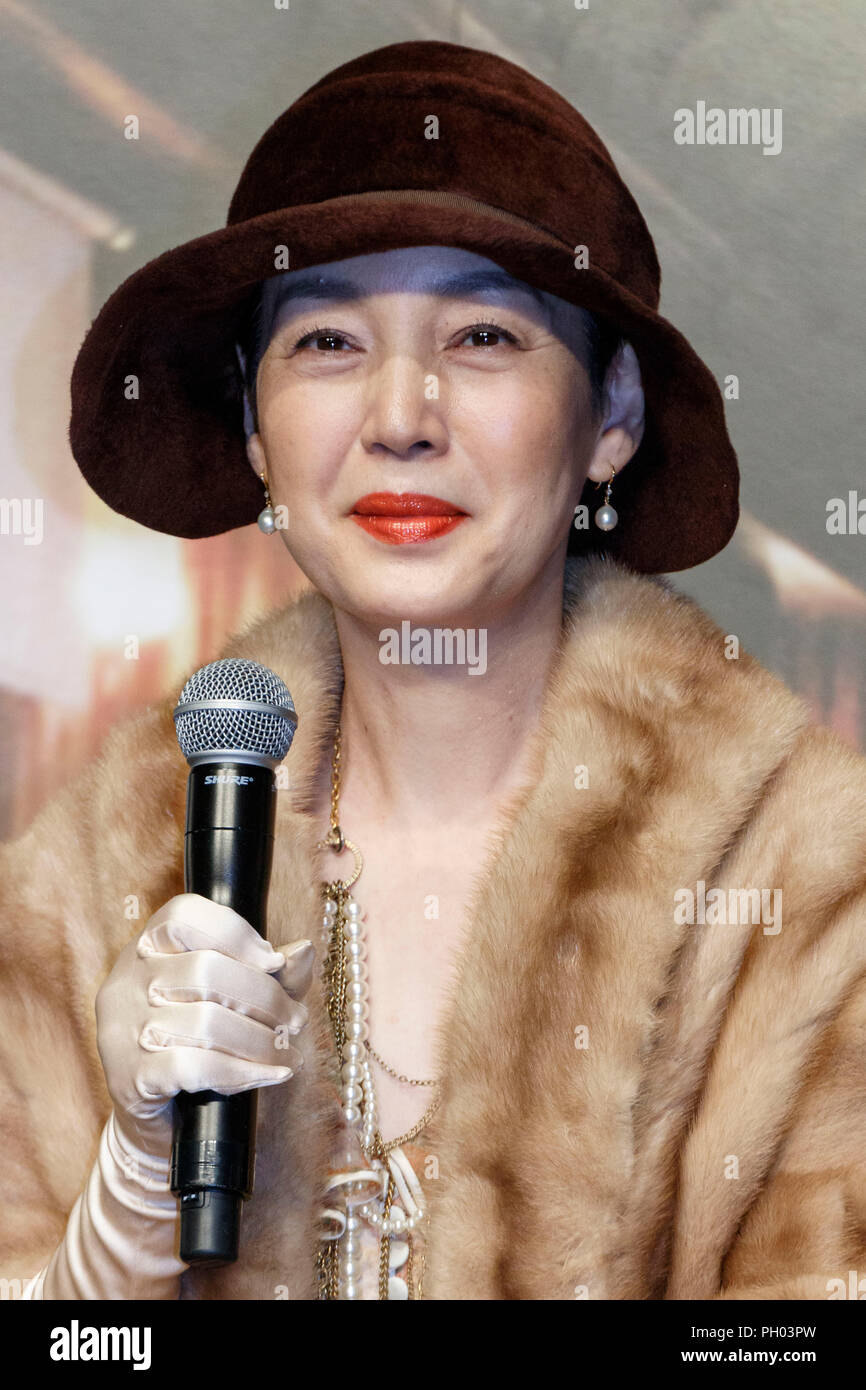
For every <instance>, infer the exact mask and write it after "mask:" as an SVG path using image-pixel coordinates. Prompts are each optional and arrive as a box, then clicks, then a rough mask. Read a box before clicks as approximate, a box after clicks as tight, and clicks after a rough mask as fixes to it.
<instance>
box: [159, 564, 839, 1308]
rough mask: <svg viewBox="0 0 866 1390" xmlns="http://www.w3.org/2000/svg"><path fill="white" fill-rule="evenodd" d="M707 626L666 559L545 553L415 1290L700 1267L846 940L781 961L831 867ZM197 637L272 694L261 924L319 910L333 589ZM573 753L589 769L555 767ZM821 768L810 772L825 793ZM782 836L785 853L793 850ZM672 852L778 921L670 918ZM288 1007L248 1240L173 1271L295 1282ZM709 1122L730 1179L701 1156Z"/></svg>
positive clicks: (308, 1209)
mask: <svg viewBox="0 0 866 1390" xmlns="http://www.w3.org/2000/svg"><path fill="white" fill-rule="evenodd" d="M724 637H725V634H724V633H723V632H722V630H721V629H720V628H719V627H717V626H716V624H715V623H714V622H713V621H712V620H711V619H710V618H709V617H708V616H707V615H706V614H705V613H704V612H703V611H702V610H701V609H700V608H699V607H697V605H695V604H694V603H693V602H692V601H691V600H690V599H688V598H686V597H685V596H683V595H681V594H679V593H677V592H676V590H674V589H673V587H672V586H671V585H670V584H668V583H666V582H665V581H662V580H658V579H647V578H645V577H642V576H639V575H636V574H634V573H632V572H630V571H628V570H626V569H624V568H623V567H621V566H619V565H617V564H615V563H613V562H611V561H609V560H605V559H599V558H596V559H590V560H572V561H569V564H568V570H567V587H566V602H565V617H564V625H563V637H562V643H561V648H560V652H559V654H558V660H557V663H556V666H555V669H554V672H553V675H552V678H551V681H550V684H549V689H548V693H547V697H546V701H545V704H544V708H543V712H542V717H541V720H540V724H539V728H538V730H537V732H536V735H535V743H534V749H533V758H534V767H535V777H534V782H533V786H532V790H531V791H530V792H529V793H528V794H526V795H525V796H521V797H520V798H518V799H517V800H516V801H515V803H514V804H513V805H511V806H510V807H509V808H508V811H507V814H506V816H505V818H504V821H503V826H502V829H501V831H500V832H499V833H498V834H497V836H496V837H495V842H494V843H491V846H490V855H489V859H488V863H487V865H486V867H485V869H484V871H483V873H482V874H481V876H480V877H479V879H478V881H477V883H476V887H475V891H474V894H473V898H472V904H471V911H470V913H469V925H468V928H467V931H466V935H465V939H464V943H463V946H462V950H461V954H460V960H459V970H458V973H457V977H456V982H455V987H454V992H453V996H452V998H451V999H450V1001H449V1006H448V1008H447V1009H446V1011H445V1014H444V1015H443V1018H442V1020H441V1022H440V1025H439V1027H438V1029H437V1057H438V1062H439V1073H438V1074H440V1075H442V1076H444V1077H445V1078H446V1083H445V1086H444V1091H443V1103H442V1108H441V1110H440V1112H439V1114H438V1115H437V1116H436V1118H435V1120H434V1122H433V1125H432V1126H431V1130H430V1141H429V1142H430V1147H431V1148H432V1149H433V1150H434V1152H435V1153H436V1155H437V1158H438V1162H439V1174H440V1176H439V1177H438V1179H435V1180H430V1181H427V1182H426V1183H425V1188H426V1190H427V1192H428V1194H429V1199H430V1216H431V1228H430V1230H431V1234H430V1243H429V1261H428V1273H427V1283H426V1285H425V1296H427V1297H432V1298H438V1299H442V1298H461V1299H463V1298H469V1299H478V1298H484V1299H502V1298H506V1299H508V1298H518V1299H521V1298H530V1299H539V1298H571V1297H575V1296H582V1293H585V1296H588V1297H590V1298H628V1297H638V1298H646V1297H662V1296H665V1295H666V1296H668V1297H679V1296H687V1297H693V1298H694V1297H704V1296H707V1295H709V1294H712V1293H714V1292H715V1291H716V1290H717V1288H718V1284H719V1277H720V1271H721V1267H722V1262H723V1259H724V1256H725V1252H726V1250H727V1249H728V1248H729V1246H730V1242H731V1240H732V1239H733V1236H734V1233H735V1231H736V1228H737V1224H738V1222H739V1221H740V1219H741V1217H742V1215H743V1212H744V1211H745V1210H746V1208H747V1206H748V1203H749V1201H750V1200H751V1198H752V1197H753V1196H754V1194H755V1192H756V1190H757V1187H758V1185H759V1184H760V1182H761V1181H762V1180H763V1178H764V1177H765V1175H766V1172H767V1168H768V1165H769V1163H770V1162H771V1159H772V1155H773V1153H774V1150H775V1148H776V1147H777V1145H778V1143H779V1140H780V1136H781V1135H782V1134H784V1132H785V1126H786V1124H787V1123H788V1120H789V1118H790V1113H791V1110H792V1107H793V1105H794V1102H795V1097H796V1090H797V1084H796V1083H797V1079H798V1078H799V1076H800V1074H801V1072H802V1070H803V1067H804V1066H805V1065H806V1062H807V1060H808V1057H809V1054H810V1049H812V1048H813V1045H814V1041H815V1038H816V1036H817V1034H816V1029H819V1028H820V1026H821V1025H822V1023H825V1022H826V1020H827V1018H828V1017H829V1016H830V1015H831V1014H832V1011H833V1009H834V1008H835V1007H838V1003H839V999H840V998H841V996H842V994H843V992H844V990H845V988H846V987H847V986H848V985H849V984H850V981H851V979H853V978H854V977H855V974H856V972H857V971H858V970H860V971H862V970H863V968H864V967H866V945H864V943H863V942H862V941H861V940H858V939H857V938H856V937H855V934H854V930H853V927H851V928H849V935H850V939H848V938H845V939H844V941H841V942H840V941H839V940H836V941H835V942H834V943H832V944H828V945H827V946H826V948H824V946H823V943H822V946H821V949H826V951H827V953H828V954H827V956H826V969H824V970H823V973H822V971H821V969H820V968H819V971H818V973H819V977H820V980H819V983H818V984H817V985H814V981H813V982H812V984H813V985H814V990H813V989H812V987H811V986H810V985H807V982H805V981H804V980H802V979H800V978H799V977H798V976H797V975H796V971H795V961H796V957H797V951H798V950H802V948H803V944H804V939H808V938H809V937H810V936H811V935H812V933H818V932H819V927H820V924H818V925H816V920H817V919H815V918H814V916H813V917H812V918H810V917H809V907H810V904H812V903H813V902H814V897H815V894H816V893H817V895H818V897H819V898H820V896H821V893H822V892H823V894H824V898H825V900H826V898H827V895H828V888H829V885H828V883H827V882H826V881H825V880H823V879H822V877H821V873H822V871H821V869H820V865H819V863H818V861H817V860H816V851H815V850H814V849H813V847H812V844H811V843H810V844H809V845H808V847H805V846H804V845H803V840H804V837H805V838H808V837H809V836H811V837H812V840H814V834H815V827H814V823H813V821H811V820H803V819H802V818H801V816H800V812H799V808H798V803H797V799H796V797H797V793H798V789H799V788H801V785H802V780H803V778H804V777H808V778H814V776H815V772H816V767H817V766H818V765H819V763H820V761H821V759H820V758H818V757H817V755H815V754H814V753H813V752H812V749H813V742H812V737H811V734H810V735H809V736H808V737H806V727H807V725H808V712H807V710H806V708H805V706H804V705H803V703H802V702H801V701H800V700H799V699H797V698H796V697H795V696H794V695H793V694H792V693H791V692H790V691H789V690H788V689H787V688H786V687H785V686H784V685H783V684H782V682H781V681H779V680H777V679H776V678H775V677H774V676H773V675H771V674H770V673H769V672H768V671H766V670H764V669H763V668H762V667H761V666H760V665H759V664H758V663H757V662H755V661H754V660H753V659H752V658H751V657H750V656H748V655H745V654H743V655H741V656H740V657H739V659H737V660H727V659H726V657H725V646H724ZM223 655H243V656H251V657H253V658H254V659H256V660H258V661H261V662H263V663H264V664H266V665H268V666H270V667H271V668H272V669H273V670H275V671H277V673H278V674H279V675H281V676H282V677H283V678H284V680H285V681H286V683H287V685H288V687H289V689H290V690H291V692H292V695H293V697H294V700H295V703H296V706H297V708H298V712H299V728H298V733H297V735H296V739H295V743H294V746H293V748H292V751H291V753H290V755H289V759H288V761H287V766H288V768H289V770H290V779H291V788H290V791H289V793H288V794H285V795H283V796H281V798H280V810H279V812H278V827H277V850H276V853H275V864H274V875H273V882H272V890H271V899H270V904H271V905H270V912H269V915H270V921H271V929H270V937H271V940H272V941H274V942H277V940H279V941H283V940H288V939H291V938H292V937H293V936H297V935H300V934H307V935H311V936H315V934H316V931H317V922H318V913H319V908H318V900H317V883H318V880H319V878H321V877H322V876H323V867H324V866H323V863H322V860H321V856H320V854H319V852H317V851H316V850H315V841H316V839H317V838H318V837H319V836H320V835H321V834H322V832H323V827H322V826H321V825H319V824H318V823H316V822H315V821H314V820H313V818H312V816H311V815H310V814H309V809H308V808H309V800H310V793H311V790H312V787H313V785H314V782H315V779H316V777H317V774H318V772H319V769H320V766H321V760H322V759H326V758H328V757H329V756H330V752H331V741H332V737H333V731H334V727H335V722H336V719H337V716H338V710H339V701H340V695H341V685H342V668H341V662H340V655H339V647H338V643H337V639H336V630H335V627H334V622H333V613H332V611H331V609H330V605H329V604H328V603H327V601H326V600H325V599H324V598H323V597H322V596H321V595H319V594H317V593H315V592H308V593H305V594H304V595H303V596H302V597H301V598H300V599H298V600H297V601H296V602H295V603H293V604H292V605H290V606H289V607H288V608H286V609H285V610H283V611H281V612H279V613H276V614H272V615H269V616H268V617H267V618H266V619H264V620H262V621H260V622H259V623H257V624H256V625H255V626H254V627H253V628H251V629H250V630H249V631H248V632H247V633H245V634H243V635H242V636H240V637H238V638H236V639H234V640H233V641H232V642H231V643H230V644H228V646H227V647H226V648H225V650H224V652H223ZM825 733H826V731H816V734H815V737H816V738H817V740H818V745H819V751H820V754H821V757H822V758H823V759H824V761H825V762H826V759H827V758H828V757H829V758H830V759H831V762H833V766H834V768H835V772H834V774H833V776H838V774H839V770H840V768H841V769H843V770H844V771H845V772H846V773H849V774H850V778H851V795H852V796H853V797H854V798H855V799H856V800H857V804H858V806H859V805H861V804H862V805H863V807H864V810H866V789H864V779H863V772H862V760H860V759H858V758H856V756H855V755H853V754H850V755H847V754H845V753H844V752H843V750H842V747H841V745H839V744H838V742H836V741H832V736H830V735H826V739H825V737H824V735H825ZM846 757H847V758H848V761H847V762H846ZM581 767H585V768H586V769H587V772H588V786H585V787H582V788H580V789H578V787H576V785H575V777H576V770H577V769H579V768H581ZM833 776H831V777H830V778H829V779H828V782H827V785H826V787H824V786H823V785H822V787H821V789H820V791H821V794H822V795H823V794H825V793H826V796H827V798H828V799H829V797H830V794H831V793H830V783H831V782H832V780H833ZM798 847H799V848H805V861H806V862H805V863H804V864H803V865H802V866H801V865H800V864H798V863H797V862H794V861H793V860H792V859H791V857H790V856H791V853H792V851H794V850H796V849H797V848H798ZM863 859H864V852H863V832H862V831H860V832H859V835H852V837H851V839H850V842H849V843H848V844H847V845H845V846H841V847H840V846H839V845H838V844H837V843H835V844H834V869H833V872H834V874H835V875H836V878H835V880H834V883H838V884H843V885H844V884H845V883H848V884H849V885H853V884H854V883H855V882H857V881H858V880H857V873H858V872H860V873H862V869H863ZM810 875H811V876H810ZM816 879H817V882H816ZM698 880H704V881H705V882H706V884H707V886H708V887H709V886H710V884H720V885H731V886H733V887H748V886H757V887H759V888H763V887H767V888H773V887H778V886H780V885H781V884H784V887H785V892H786V895H787V896H788V898H789V900H790V903H791V907H790V911H791V916H790V918H789V919H788V920H787V921H786V923H785V927H784V929H783V931H782V933H781V934H780V935H779V936H769V935H764V934H763V933H762V931H761V928H760V927H757V928H755V927H753V926H746V927H742V926H740V927H737V926H729V927H727V928H722V927H717V928H715V929H712V930H711V929H710V928H708V927H703V928H702V927H700V926H689V925H676V924H675V921H674V894H675V893H676V891H677V890H678V889H681V888H688V887H691V888H692V889H694V888H695V886H696V884H697V882H698ZM798 893H800V895H801V896H800V897H799V898H798V896H797V894H798ZM860 936H862V932H861V933H860ZM842 946H844V948H845V950H846V951H847V955H845V956H843V959H842V961H841V963H840V960H839V955H838V953H839V950H840V948H841V947H842ZM816 951H817V954H816V961H818V963H819V967H820V960H821V957H820V950H819V949H818V948H817V947H816ZM815 990H817V995H818V1000H817V1002H816V998H815V997H814V992H815ZM311 1010H312V1016H313V1017H312V1023H311V1030H310V1032H311V1044H310V1049H309V1052H308V1057H307V1064H306V1065H305V1068H304V1070H303V1072H302V1073H301V1074H300V1076H299V1077H297V1078H293V1079H292V1082H291V1083H290V1087H291V1088H292V1095H291V1097H290V1099H289V1100H288V1101H286V1099H285V1094H286V1091H285V1089H284V1088H269V1089H268V1091H267V1092H263V1093H262V1096H261V1109H260V1115H261V1116H262V1117H263V1118H265V1119H266V1120H267V1124H266V1126H264V1127H261V1126H260V1129H263V1131H264V1130H266V1131H267V1136H268V1137H267V1138H263V1139H262V1140H261V1141H260V1146H259V1147H260V1154H259V1168H258V1177H257V1196H256V1197H255V1198H254V1199H253V1201H252V1202H251V1203H249V1204H248V1206H247V1214H246V1215H245V1221H246V1222H247V1230H246V1235H245V1242H246V1250H247V1253H246V1256H245V1260H246V1264H245V1267H244V1269H243V1270H241V1269H240V1268H238V1269H237V1270H235V1271H229V1272H226V1273H223V1272H215V1273H214V1272H211V1273H210V1274H208V1275H205V1274H201V1273H199V1274H190V1275H189V1276H188V1280H189V1285H188V1287H189V1289H190V1290H191V1291H192V1290H195V1289H196V1288H198V1289H200V1290H201V1289H207V1290H209V1292H208V1294H207V1296H211V1297H219V1296H229V1297H231V1296H234V1297H272V1296H273V1294H272V1293H271V1292H270V1286H271V1285H272V1284H274V1283H275V1282H276V1283H280V1284H282V1285H285V1287H286V1288H287V1290H288V1296H289V1297H311V1296H312V1293H311V1285H310V1282H309V1272H310V1264H309V1252H310V1250H311V1249H312V1248H313V1243H314V1226H313V1216H312V1212H313V1209H314V1207H315V1189H316V1184H317V1182H318V1181H319V1177H320V1175H321V1172H322V1162H323V1158H324V1157H325V1156H326V1153H327V1147H328V1143H329V1142H330V1141H329V1138H328V1134H329V1125H330V1123H331V1119H330V1118H329V1117H331V1116H332V1109H331V1102H330V1098H329V1093H328V1092H327V1087H326V1085H325V1083H324V1073H325V1067H326V1065H327V1060H328V1058H329V1056H330V1039H329V1035H328V1030H327V1026H326V1021H325V1019H324V1013H323V1011H322V1010H321V1000H320V996H319V994H318V987H317V986H316V987H314V990H313V993H312V995H311ZM317 1011H318V1012H317ZM576 1030H585V1032H584V1033H583V1034H580V1035H578V1034H577V1031H576ZM576 1036H582V1037H585V1038H586V1039H587V1043H588V1045H587V1046H585V1047H583V1048H578V1047H577V1046H576V1045H575V1040H576ZM756 1057H757V1058H758V1059H763V1060H761V1061H759V1063H758V1065H759V1067H761V1066H762V1067H763V1071H760V1070H759V1072H758V1074H757V1076H756V1077H755V1078H754V1086H753V1085H752V1077H751V1075H750V1073H749V1071H748V1067H749V1064H750V1061H752V1060H754V1058H756ZM768 1068H769V1070H770V1073H772V1074H768ZM774 1069H775V1070H774ZM741 1102H742V1103H741ZM732 1152H733V1153H735V1154H737V1155H738V1158H739V1161H740V1163H741V1165H742V1167H743V1177H742V1180H741V1181H739V1182H729V1181H725V1180H724V1162H725V1156H726V1155H729V1154H730V1153H732ZM263 1194H266V1195H263ZM292 1212H294V1213H295V1216H294V1218H293V1217H292ZM274 1271H277V1272H280V1274H281V1277H280V1278H279V1279H277V1278H276V1275H275V1274H274ZM202 1279H204V1280H205V1282H204V1283H202V1282H201V1281H202ZM220 1290H221V1291H222V1293H221V1292H220ZM240 1290H243V1291H240ZM256 1290H258V1291H256ZM683 1290H685V1292H683ZM186 1296H193V1297H194V1296H201V1294H198V1295H197V1294H196V1293H195V1292H189V1293H187V1295H186Z"/></svg>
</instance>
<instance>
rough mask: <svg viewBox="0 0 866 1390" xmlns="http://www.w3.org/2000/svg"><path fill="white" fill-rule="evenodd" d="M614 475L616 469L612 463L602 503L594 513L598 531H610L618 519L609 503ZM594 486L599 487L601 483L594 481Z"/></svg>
mask: <svg viewBox="0 0 866 1390" xmlns="http://www.w3.org/2000/svg"><path fill="white" fill-rule="evenodd" d="M615 476H616V469H615V468H614V466H613V464H611V465H610V481H609V482H608V484H607V487H606V488H605V490H604V504H603V505H602V506H601V507H599V509H598V511H597V512H596V514H595V524H596V526H597V527H598V528H599V530H600V531H612V530H613V528H614V526H616V523H617V522H618V521H619V517H618V516H617V513H616V512H615V511H614V509H613V507H612V506H611V505H610V490H611V488H612V487H613V480H614V478H615ZM596 487H597V488H599V487H601V483H596Z"/></svg>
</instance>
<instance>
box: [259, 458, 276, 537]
mask: <svg viewBox="0 0 866 1390" xmlns="http://www.w3.org/2000/svg"><path fill="white" fill-rule="evenodd" d="M259 476H260V477H261V480H262V482H263V483H264V485H265V505H264V507H263V508H262V510H261V511H260V512H259V515H258V526H259V530H260V531H263V532H264V534H265V535H266V536H272V535H273V533H274V531H275V529H276V525H277V518H276V514H275V512H274V508H273V505H272V503H271V494H270V493H269V492H268V475H267V473H264V472H263V473H261V474H260V475H259Z"/></svg>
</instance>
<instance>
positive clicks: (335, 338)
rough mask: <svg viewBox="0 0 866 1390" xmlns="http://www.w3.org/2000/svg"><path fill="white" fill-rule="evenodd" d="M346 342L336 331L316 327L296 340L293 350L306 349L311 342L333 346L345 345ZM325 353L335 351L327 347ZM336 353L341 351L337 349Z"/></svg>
mask: <svg viewBox="0 0 866 1390" xmlns="http://www.w3.org/2000/svg"><path fill="white" fill-rule="evenodd" d="M346 341H347V339H346V338H344V337H343V335H342V333H338V332H337V331H336V329H334V328H322V327H319V326H318V325H316V327H315V328H311V329H310V330H309V332H308V333H305V334H304V335H303V337H302V338H299V339H298V341H297V342H296V343H295V350H296V351H297V350H298V349H299V348H302V347H306V345H307V343H311V342H317V343H329V344H333V343H345V342H346ZM326 351H327V352H332V351H335V349H334V348H333V347H329V348H327V349H326ZM336 351H338V352H339V351H341V349H339V348H337V349H336Z"/></svg>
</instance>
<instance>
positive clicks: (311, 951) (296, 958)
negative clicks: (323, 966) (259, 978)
mask: <svg viewBox="0 0 866 1390" xmlns="http://www.w3.org/2000/svg"><path fill="white" fill-rule="evenodd" d="M277 953H278V954H279V955H281V956H284V957H285V960H286V963H285V965H284V966H283V967H282V969H281V970H279V971H278V972H277V974H276V975H275V976H274V979H275V980H277V981H279V983H280V985H282V987H283V989H284V990H286V991H287V993H289V994H291V995H292V997H293V998H294V999H303V997H304V995H305V994H306V992H307V990H308V989H309V988H310V983H311V981H312V978H313V967H314V966H315V964H316V950H315V947H314V946H313V943H312V941H307V940H305V939H302V940H300V941H290V942H288V943H287V944H286V945H284V946H278V947H277Z"/></svg>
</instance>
